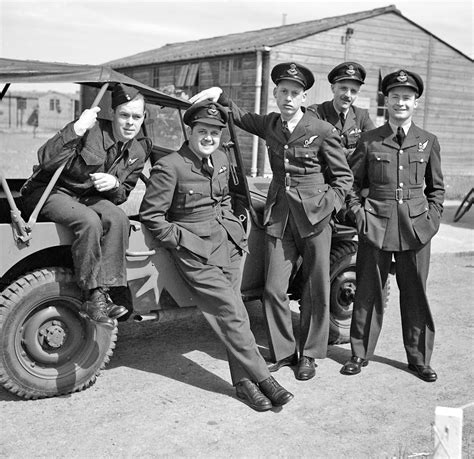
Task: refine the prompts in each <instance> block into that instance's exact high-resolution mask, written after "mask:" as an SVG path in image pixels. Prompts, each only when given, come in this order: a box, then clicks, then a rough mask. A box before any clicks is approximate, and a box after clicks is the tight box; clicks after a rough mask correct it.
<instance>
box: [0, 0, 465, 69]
mask: <svg viewBox="0 0 474 459" xmlns="http://www.w3.org/2000/svg"><path fill="white" fill-rule="evenodd" d="M391 4H394V5H395V6H396V7H397V8H398V9H399V10H400V11H401V13H402V14H403V15H404V16H405V17H406V18H408V19H410V20H411V21H413V22H415V23H416V24H418V25H419V26H421V27H423V28H425V29H426V30H428V31H429V32H431V33H433V34H434V35H436V36H437V37H438V38H440V39H442V40H444V41H445V42H447V43H448V44H450V45H451V46H453V47H455V48H456V49H458V50H459V51H461V52H463V53H464V54H466V55H467V56H469V57H471V58H472V57H474V51H473V11H472V10H473V6H472V1H471V0H462V1H456V0H454V1H450V0H439V1H438V0H423V1H416V0H387V1H379V0H366V1H341V0H328V1H320V0H306V1H294V2H276V1H258V0H254V1H235V0H215V1H211V2H210V1H200V0H195V1H193V2H184V1H181V0H174V1H172V2H166V1H160V0H148V1H137V0H135V1H130V0H128V1H112V0H62V1H44V0H36V1H31V0H30V1H25V0H14V1H11V0H0V56H1V57H8V58H16V59H37V60H43V61H55V62H69V63H75V64H101V63H104V62H107V61H111V60H114V59H119V58H123V57H126V56H130V55H133V54H136V53H140V52H143V51H148V50H151V49H155V48H159V47H160V46H163V45H165V44H167V43H175V42H182V41H188V40H197V39H201V38H210V37H215V36H220V35H226V34H230V33H238V32H245V31H249V30H259V29H263V28H268V27H276V26H279V25H282V24H283V22H285V23H286V24H292V23H297V22H303V21H309V20H314V19H321V18H325V17H331V16H339V15H343V14H348V13H353V12H359V11H365V10H370V9H373V8H380V7H386V6H389V5H391Z"/></svg>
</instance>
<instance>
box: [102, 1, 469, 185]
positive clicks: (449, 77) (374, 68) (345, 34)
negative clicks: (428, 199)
mask: <svg viewBox="0 0 474 459" xmlns="http://www.w3.org/2000/svg"><path fill="white" fill-rule="evenodd" d="M345 60H353V61H357V62H360V63H361V64H363V65H364V67H365V68H366V70H367V78H366V84H365V85H363V86H362V91H361V93H360V95H359V99H358V101H357V102H356V105H358V106H363V107H366V108H368V109H369V110H370V114H371V117H372V119H373V120H374V121H376V122H377V124H382V123H383V122H384V115H385V110H384V107H383V97H381V96H380V92H379V85H380V81H381V78H383V76H384V75H386V74H387V73H388V72H391V71H394V70H397V69H399V68H408V69H409V70H412V71H415V72H417V73H419V74H420V75H421V76H422V77H423V79H424V81H425V88H426V89H425V93H424V94H423V96H422V97H421V99H420V104H419V105H418V109H417V111H416V114H415V118H414V120H415V123H416V124H418V125H419V126H420V127H423V128H425V129H427V130H429V131H431V132H434V133H436V134H437V135H438V137H439V140H440V143H441V147H442V155H443V170H444V172H445V174H446V175H447V176H449V175H451V176H466V175H473V174H474V171H473V167H472V157H473V151H474V149H473V144H474V118H473V112H474V91H473V89H474V87H473V74H474V66H473V60H472V59H471V58H470V57H469V56H467V55H465V54H463V53H462V52H460V51H458V50H457V49H455V48H453V47H452V46H450V45H449V44H448V43H446V42H444V41H443V40H441V39H439V38H437V37H436V36H435V35H434V34H433V33H431V32H430V31H427V30H425V29H424V28H422V27H420V26H419V25H417V24H416V23H414V22H413V21H411V20H410V19H408V18H406V17H405V16H403V14H402V13H401V12H400V11H399V10H398V9H397V8H396V7H395V5H390V6H387V7H384V8H377V9H373V10H369V11H362V12H359V13H352V14H346V15H342V16H336V17H330V18H325V19H319V20H314V21H306V22H302V23H298V24H291V25H283V26H280V27H273V28H269V29H263V30H257V31H251V32H243V33H238V34H230V35H225V36H221V37H214V38H209V39H203V40H196V41H188V42H182V43H172V44H167V45H165V46H163V47H161V48H158V49H154V50H151V51H146V52H142V53H139V54H136V55H133V56H128V57H124V58H122V59H118V60H114V61H111V62H109V63H108V65H110V66H112V67H113V68H114V69H117V70H119V71H121V72H123V73H126V74H127V75H130V76H132V77H133V78H136V79H138V80H140V81H142V82H144V83H146V84H148V85H150V86H153V87H157V88H165V87H169V86H174V88H175V89H176V90H179V91H182V92H184V93H185V94H186V95H187V96H191V95H193V94H195V93H197V92H198V91H200V90H201V89H205V88H208V87H210V86H221V87H222V88H223V89H224V90H225V91H226V92H227V93H229V94H230V95H231V97H232V98H233V99H234V100H236V102H238V103H239V105H240V106H242V107H243V108H245V109H248V110H251V111H255V112H258V113H268V112H270V111H275V110H277V107H276V104H275V102H274V99H273V94H272V91H273V87H274V85H273V83H272V81H271V79H270V70H271V68H272V67H273V66H274V65H275V64H277V63H280V62H288V61H295V62H299V63H302V64H304V65H306V66H307V67H309V68H310V69H311V70H312V71H313V72H314V74H315V76H316V83H315V85H314V87H313V88H312V89H311V90H310V91H309V93H308V99H309V100H308V102H307V103H308V104H311V103H315V102H323V101H324V100H329V99H331V98H332V94H331V90H330V85H329V82H328V81H327V73H328V72H329V71H330V70H331V69H332V68H333V67H334V66H335V65H336V64H338V63H340V62H343V61H345ZM239 135H240V137H239V140H240V142H241V148H242V152H243V154H244V158H245V161H246V167H247V170H248V172H251V173H252V174H253V175H255V174H258V175H264V174H267V173H268V172H269V167H268V163H267V157H266V154H265V145H264V143H263V142H262V141H258V140H256V139H253V138H252V136H250V135H248V134H246V133H243V132H242V131H240V134H239Z"/></svg>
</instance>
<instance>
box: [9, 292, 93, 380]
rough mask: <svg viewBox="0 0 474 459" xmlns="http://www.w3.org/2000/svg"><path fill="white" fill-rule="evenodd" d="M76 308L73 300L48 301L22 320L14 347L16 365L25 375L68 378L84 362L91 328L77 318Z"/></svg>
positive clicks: (74, 299)
mask: <svg viewBox="0 0 474 459" xmlns="http://www.w3.org/2000/svg"><path fill="white" fill-rule="evenodd" d="M79 306H80V301H79V300H78V299H76V298H72V297H71V298H66V297H64V296H63V297H55V298H49V299H47V300H45V301H43V302H41V303H39V304H37V305H36V307H35V308H34V309H32V310H31V311H30V312H29V313H28V314H27V315H26V316H25V317H24V319H23V320H22V321H21V323H20V324H19V326H18V328H17V333H16V336H15V341H14V346H15V354H16V357H17V359H18V362H19V363H20V364H21V365H22V367H23V368H24V369H25V370H26V371H27V372H29V373H30V374H32V375H35V376H38V377H41V378H47V379H48V378H49V379H57V377H58V375H61V378H68V377H70V376H71V375H72V376H73V375H74V374H75V372H76V369H77V367H78V366H82V365H83V364H84V363H85V361H86V360H87V358H88V356H89V355H90V353H91V349H90V347H91V346H93V343H94V339H93V336H91V335H93V334H94V330H95V327H94V326H92V325H91V324H90V323H89V322H88V321H86V320H85V319H83V318H81V316H80V315H79V313H78V311H79ZM91 338H92V339H91ZM88 343H92V344H88Z"/></svg>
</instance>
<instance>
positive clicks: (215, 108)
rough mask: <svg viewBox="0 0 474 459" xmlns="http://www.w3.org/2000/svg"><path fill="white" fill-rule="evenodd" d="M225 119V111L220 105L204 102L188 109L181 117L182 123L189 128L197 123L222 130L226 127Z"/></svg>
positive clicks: (226, 116)
mask: <svg viewBox="0 0 474 459" xmlns="http://www.w3.org/2000/svg"><path fill="white" fill-rule="evenodd" d="M227 118H228V115H227V109H226V108H224V107H223V106H222V105H220V104H218V103H213V102H208V101H204V102H202V103H199V104H194V105H192V106H191V107H189V108H188V109H187V110H186V112H185V114H184V116H183V121H184V123H185V124H187V125H188V126H191V127H192V126H193V124H194V123H197V122H198V121H199V122H201V123H205V124H210V125H213V126H219V127H221V128H223V127H225V126H226V125H227Z"/></svg>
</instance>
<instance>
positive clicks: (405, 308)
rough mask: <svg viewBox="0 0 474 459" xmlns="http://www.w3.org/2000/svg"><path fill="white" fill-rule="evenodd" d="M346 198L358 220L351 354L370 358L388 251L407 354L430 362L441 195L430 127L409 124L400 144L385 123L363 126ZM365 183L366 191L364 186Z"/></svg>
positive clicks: (435, 146) (435, 143)
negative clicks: (432, 266)
mask: <svg viewBox="0 0 474 459" xmlns="http://www.w3.org/2000/svg"><path fill="white" fill-rule="evenodd" d="M353 170H354V189H353V192H352V193H351V196H350V200H349V206H350V209H351V211H352V212H353V214H354V215H355V218H356V220H357V227H358V231H359V250H358V255H357V291H356V297H355V302H354V311H353V318H352V324H351V345H352V349H353V353H354V355H356V356H357V357H361V358H370V357H371V356H372V355H373V352H374V349H375V345H376V342H377V339H378V336H379V333H380V329H381V326H382V319H383V310H384V304H383V293H382V289H383V288H384V285H385V283H386V280H387V276H388V273H389V270H390V263H391V260H392V255H393V256H394V258H395V262H396V278H397V283H398V286H399V288H400V308H401V315H402V327H403V337H404V344H405V349H406V353H407V357H408V362H409V363H412V364H416V365H429V361H430V358H431V353H432V349H433V343H434V324H433V320H432V317H431V312H430V308H429V304H428V300H427V297H426V279H427V276H428V268H429V254H430V240H431V238H432V237H433V236H434V235H435V234H436V232H437V231H438V229H439V224H440V219H441V214H442V210H443V200H444V193H445V191H444V184H443V175H442V172H441V158H440V147H439V143H438V139H437V138H436V136H435V135H433V134H431V133H429V132H427V131H424V130H422V129H420V128H418V127H417V126H415V125H414V124H411V126H410V128H409V130H408V133H407V135H406V138H405V140H404V142H403V145H402V146H399V144H398V143H397V140H396V138H395V134H394V132H393V131H392V129H391V127H390V125H389V124H385V125H384V126H381V127H379V128H377V129H375V130H373V131H370V132H367V133H364V134H362V136H361V139H360V141H359V143H358V144H357V147H356V150H355V152H354V167H353ZM364 188H368V189H369V192H368V196H367V197H366V198H365V199H364V198H362V196H361V193H360V192H361V190H362V189H364Z"/></svg>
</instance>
